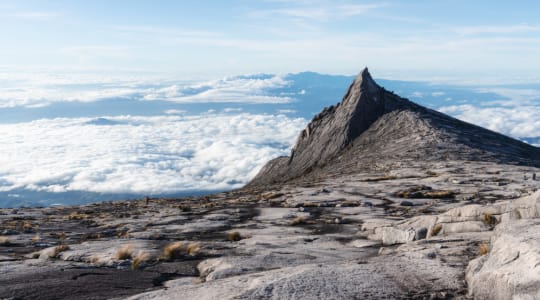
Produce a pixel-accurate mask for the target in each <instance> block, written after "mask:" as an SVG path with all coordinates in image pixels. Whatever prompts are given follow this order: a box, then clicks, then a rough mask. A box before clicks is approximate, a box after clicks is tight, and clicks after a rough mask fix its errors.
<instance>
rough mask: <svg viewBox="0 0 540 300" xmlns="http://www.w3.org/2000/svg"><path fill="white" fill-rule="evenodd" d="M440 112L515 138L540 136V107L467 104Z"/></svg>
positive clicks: (443, 109) (441, 109) (442, 108)
mask: <svg viewBox="0 0 540 300" xmlns="http://www.w3.org/2000/svg"><path fill="white" fill-rule="evenodd" d="M439 111H441V112H443V113H447V114H450V115H452V116H455V117H457V118H458V119H461V120H463V121H466V122H469V123H473V124H476V125H479V126H482V127H485V128H488V129H491V130H493V131H497V132H500V133H503V134H506V135H510V136H513V137H515V138H519V137H537V136H540V119H538V116H539V115H540V107H538V106H516V107H475V106H472V105H468V104H467V105H453V106H446V107H441V108H440V109H439Z"/></svg>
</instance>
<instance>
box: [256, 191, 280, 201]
mask: <svg viewBox="0 0 540 300" xmlns="http://www.w3.org/2000/svg"><path fill="white" fill-rule="evenodd" d="M281 196H283V193H266V194H262V195H261V198H262V199H263V200H270V199H276V198H279V197H281Z"/></svg>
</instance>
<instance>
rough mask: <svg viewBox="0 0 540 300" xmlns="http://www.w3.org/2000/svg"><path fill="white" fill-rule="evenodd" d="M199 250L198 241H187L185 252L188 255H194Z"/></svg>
mask: <svg viewBox="0 0 540 300" xmlns="http://www.w3.org/2000/svg"><path fill="white" fill-rule="evenodd" d="M200 251H201V245H200V244H199V243H189V245H187V247H186V253H187V254H188V255H189V256H195V255H197V254H199V252H200Z"/></svg>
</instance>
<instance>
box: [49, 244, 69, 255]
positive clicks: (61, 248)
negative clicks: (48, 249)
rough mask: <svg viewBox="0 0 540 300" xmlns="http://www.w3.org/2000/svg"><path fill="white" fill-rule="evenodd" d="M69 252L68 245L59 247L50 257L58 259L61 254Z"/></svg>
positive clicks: (55, 248)
mask: <svg viewBox="0 0 540 300" xmlns="http://www.w3.org/2000/svg"><path fill="white" fill-rule="evenodd" d="M67 250H69V246H68V245H59V246H56V247H54V251H53V253H52V254H51V255H50V257H52V258H58V256H59V255H60V253H62V252H64V251H67Z"/></svg>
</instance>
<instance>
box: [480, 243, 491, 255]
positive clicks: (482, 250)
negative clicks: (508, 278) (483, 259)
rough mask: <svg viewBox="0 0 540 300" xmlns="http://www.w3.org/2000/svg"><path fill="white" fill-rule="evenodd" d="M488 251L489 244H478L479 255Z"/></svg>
mask: <svg viewBox="0 0 540 300" xmlns="http://www.w3.org/2000/svg"><path fill="white" fill-rule="evenodd" d="M488 252H489V246H488V244H486V243H482V244H480V247H479V248H478V253H479V254H480V255H486V254H488Z"/></svg>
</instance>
